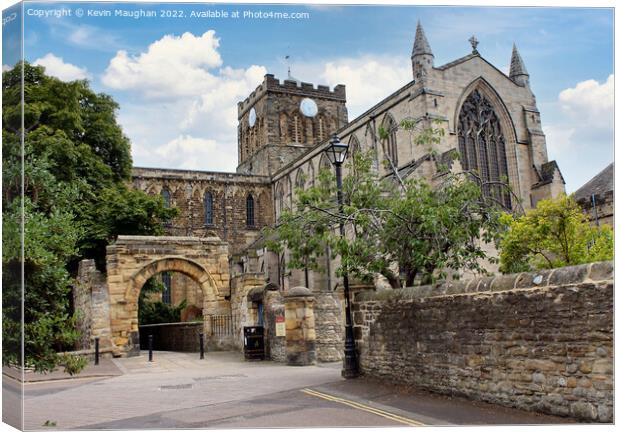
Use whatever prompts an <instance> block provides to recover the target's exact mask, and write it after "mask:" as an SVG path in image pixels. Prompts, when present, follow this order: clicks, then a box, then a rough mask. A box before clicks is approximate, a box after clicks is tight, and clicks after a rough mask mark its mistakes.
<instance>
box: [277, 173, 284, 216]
mask: <svg viewBox="0 0 620 432" xmlns="http://www.w3.org/2000/svg"><path fill="white" fill-rule="evenodd" d="M276 204H277V215H276V216H277V217H280V216H281V215H282V211H283V210H284V188H283V187H282V183H281V182H280V183H278V186H277V187H276Z"/></svg>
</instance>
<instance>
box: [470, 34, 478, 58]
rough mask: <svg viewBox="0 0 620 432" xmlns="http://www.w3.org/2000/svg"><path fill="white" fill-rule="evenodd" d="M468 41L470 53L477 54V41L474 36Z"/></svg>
mask: <svg viewBox="0 0 620 432" xmlns="http://www.w3.org/2000/svg"><path fill="white" fill-rule="evenodd" d="M468 40H469V43H470V44H471V52H472V53H473V54H478V50H477V48H478V39H476V36H473V35H472V37H470V38H469V39H468Z"/></svg>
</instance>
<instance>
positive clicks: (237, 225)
mask: <svg viewBox="0 0 620 432" xmlns="http://www.w3.org/2000/svg"><path fill="white" fill-rule="evenodd" d="M132 184H133V187H134V188H135V189H139V190H142V191H144V192H146V193H148V194H151V195H160V194H161V193H162V190H164V189H165V190H167V191H168V192H170V205H171V206H172V207H175V208H178V209H179V215H178V216H177V217H176V218H174V220H173V221H172V222H171V223H170V225H168V226H166V227H165V230H166V233H167V235H171V236H191V237H210V236H211V235H213V234H216V235H217V236H218V237H219V238H220V239H222V240H223V241H225V242H228V243H229V249H230V252H231V253H233V254H234V253H237V252H239V251H241V250H243V249H244V248H245V247H246V246H247V245H249V244H250V243H252V242H253V241H254V240H256V239H257V238H258V236H259V235H260V230H261V229H262V228H263V227H265V226H267V225H271V224H272V223H273V211H272V210H273V203H272V196H271V185H270V183H269V179H268V178H267V177H261V176H247V175H242V174H233V173H216V172H205V171H185V170H175V169H158V168H136V167H134V168H133V170H132ZM207 192H209V193H211V195H212V196H213V221H212V222H213V223H212V224H208V225H207V224H206V219H205V194H206V193H207ZM250 194H251V195H252V197H253V199H254V224H253V225H249V221H248V220H247V219H246V215H247V213H246V200H247V197H248V195H250Z"/></svg>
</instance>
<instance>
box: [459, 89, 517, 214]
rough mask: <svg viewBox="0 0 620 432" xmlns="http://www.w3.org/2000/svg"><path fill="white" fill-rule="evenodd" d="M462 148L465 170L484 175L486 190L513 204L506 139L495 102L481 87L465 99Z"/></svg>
mask: <svg viewBox="0 0 620 432" xmlns="http://www.w3.org/2000/svg"><path fill="white" fill-rule="evenodd" d="M458 138H459V152H460V155H461V165H462V166H463V169H464V170H465V171H472V172H475V173H476V175H477V176H479V178H480V182H481V187H482V192H483V193H484V194H485V195H487V196H491V197H493V198H494V199H495V200H497V201H498V202H499V203H500V204H501V205H503V206H504V207H505V208H507V209H510V208H511V200H510V194H509V192H508V189H507V187H505V186H504V185H502V183H506V184H507V182H508V162H507V157H506V141H505V139H504V134H503V133H502V128H501V125H500V121H499V117H498V116H497V114H496V113H495V110H494V108H493V105H492V104H491V102H490V101H489V100H488V99H487V98H486V97H485V96H484V94H483V93H482V92H480V91H479V90H474V91H473V92H472V93H471V94H470V95H469V96H468V97H467V99H466V100H465V102H463V106H462V107H461V112H460V113H459V123H458Z"/></svg>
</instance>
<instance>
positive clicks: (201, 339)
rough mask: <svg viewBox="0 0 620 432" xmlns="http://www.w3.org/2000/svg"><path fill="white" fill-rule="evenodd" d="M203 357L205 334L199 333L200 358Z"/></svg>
mask: <svg viewBox="0 0 620 432" xmlns="http://www.w3.org/2000/svg"><path fill="white" fill-rule="evenodd" d="M204 358H205V335H204V333H200V360H202V359H204Z"/></svg>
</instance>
